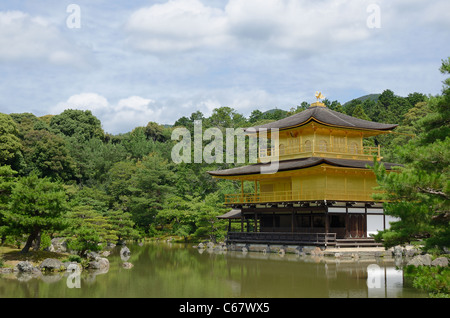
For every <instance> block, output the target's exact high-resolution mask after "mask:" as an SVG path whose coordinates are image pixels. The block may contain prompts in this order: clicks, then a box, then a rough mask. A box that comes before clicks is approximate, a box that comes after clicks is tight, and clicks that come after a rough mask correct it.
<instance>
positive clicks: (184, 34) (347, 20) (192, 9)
mask: <svg viewBox="0 0 450 318" xmlns="http://www.w3.org/2000/svg"><path fill="white" fill-rule="evenodd" d="M366 6H367V5H365V4H364V3H363V2H359V1H358V2H357V1H345V0H341V1H334V2H328V1H314V2H313V1H299V0H265V1H260V0H245V1H240V0H229V1H228V3H227V5H226V6H225V8H224V9H218V8H213V7H209V6H207V5H205V4H203V3H202V2H200V0H171V1H168V2H166V3H163V4H156V5H153V6H151V7H147V8H142V9H139V10H137V11H136V12H135V13H134V14H132V15H131V17H130V18H129V20H128V23H127V32H128V34H129V41H130V44H131V45H132V46H134V47H135V48H138V49H140V50H143V51H148V52H151V53H168V52H183V51H187V50H192V49H212V48H214V49H222V50H230V49H231V50H233V49H239V48H251V49H255V48H256V49H264V50H279V49H283V50H288V51H289V50H292V51H296V52H298V51H299V52H303V51H306V52H313V51H318V50H319V48H323V47H328V49H329V48H330V47H329V46H330V45H333V44H335V43H339V44H342V43H344V44H345V43H351V42H355V41H360V40H362V39H366V38H367V37H369V36H370V32H369V30H368V28H367V26H366V17H367V13H366Z"/></svg>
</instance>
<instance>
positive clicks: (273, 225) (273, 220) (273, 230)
mask: <svg viewBox="0 0 450 318" xmlns="http://www.w3.org/2000/svg"><path fill="white" fill-rule="evenodd" d="M272 232H275V211H272Z"/></svg>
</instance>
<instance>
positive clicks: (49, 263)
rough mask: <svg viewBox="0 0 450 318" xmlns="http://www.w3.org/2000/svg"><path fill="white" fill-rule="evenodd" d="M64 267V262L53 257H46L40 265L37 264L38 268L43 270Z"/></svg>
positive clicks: (57, 269)
mask: <svg viewBox="0 0 450 318" xmlns="http://www.w3.org/2000/svg"><path fill="white" fill-rule="evenodd" d="M64 268H65V267H64V264H63V263H62V262H61V261H60V260H57V259H54V258H46V259H45V260H44V261H43V262H42V263H41V265H39V269H40V270H45V271H59V270H61V269H64Z"/></svg>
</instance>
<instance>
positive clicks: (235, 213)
mask: <svg viewBox="0 0 450 318" xmlns="http://www.w3.org/2000/svg"><path fill="white" fill-rule="evenodd" d="M241 215H242V211H241V209H233V210H231V211H229V212H227V213H225V214H222V215H219V216H218V217H217V218H218V219H239V218H240V217H241Z"/></svg>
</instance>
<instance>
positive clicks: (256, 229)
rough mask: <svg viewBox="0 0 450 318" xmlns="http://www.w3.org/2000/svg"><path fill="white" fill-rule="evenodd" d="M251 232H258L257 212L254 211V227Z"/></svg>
mask: <svg viewBox="0 0 450 318" xmlns="http://www.w3.org/2000/svg"><path fill="white" fill-rule="evenodd" d="M253 232H258V212H256V211H255V229H254V230H253Z"/></svg>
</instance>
